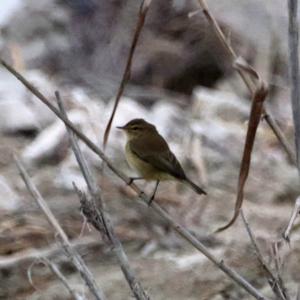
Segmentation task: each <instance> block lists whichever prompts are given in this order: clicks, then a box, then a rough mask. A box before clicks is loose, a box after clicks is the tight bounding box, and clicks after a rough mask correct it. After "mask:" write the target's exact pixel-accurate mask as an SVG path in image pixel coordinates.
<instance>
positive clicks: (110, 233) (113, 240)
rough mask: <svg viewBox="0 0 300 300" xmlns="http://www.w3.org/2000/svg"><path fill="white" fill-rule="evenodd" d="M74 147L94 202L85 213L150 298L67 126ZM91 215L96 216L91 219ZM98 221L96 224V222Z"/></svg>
mask: <svg viewBox="0 0 300 300" xmlns="http://www.w3.org/2000/svg"><path fill="white" fill-rule="evenodd" d="M55 96H56V99H57V103H58V106H59V108H60V111H61V113H62V114H63V116H64V117H65V118H66V119H68V116H67V114H66V111H65V109H64V106H63V103H62V101H61V98H60V95H59V93H58V92H55ZM66 128H67V131H68V134H69V137H70V141H71V145H72V149H73V152H74V154H75V157H76V159H77V162H78V165H79V166H80V169H81V172H82V174H83V176H84V179H85V181H86V184H87V186H88V189H89V192H90V194H91V196H92V201H91V202H92V203H88V202H89V201H87V200H86V201H85V202H84V203H85V205H86V206H88V207H89V208H92V209H91V213H90V214H85V211H86V210H84V209H83V213H84V214H85V216H86V218H87V220H88V221H89V222H90V223H91V224H93V225H94V227H95V228H96V229H97V230H99V231H100V233H101V234H102V235H103V234H105V235H106V237H107V238H106V239H105V240H107V241H109V243H110V246H112V249H113V252H114V253H115V255H116V258H117V260H118V263H119V265H120V267H121V270H122V271H123V274H124V277H125V278H126V280H127V282H128V285H129V287H130V289H131V291H132V292H133V295H134V296H135V298H136V299H138V300H147V299H150V297H149V296H148V295H147V293H146V292H145V290H144V289H143V287H142V285H141V284H140V282H139V281H138V280H137V278H136V276H135V274H134V271H133V269H132V268H131V266H130V263H129V260H128V257H127V255H126V253H125V251H124V249H123V246H122V244H121V242H120V240H119V239H118V238H117V236H116V235H115V233H114V229H113V226H112V222H111V220H110V216H109V214H108V213H107V210H106V209H105V203H104V201H103V199H102V197H101V193H100V188H99V187H98V184H97V182H96V180H95V179H94V177H93V176H92V173H91V171H90V169H89V167H88V164H87V161H86V159H85V158H84V156H83V154H82V152H81V150H80V147H79V145H78V142H77V140H76V137H75V135H74V133H73V132H72V130H71V129H70V128H68V126H66ZM97 206H99V207H100V209H97ZM91 216H94V217H93V218H92V219H91ZM95 222H96V224H95Z"/></svg>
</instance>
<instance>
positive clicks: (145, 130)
mask: <svg viewBox="0 0 300 300" xmlns="http://www.w3.org/2000/svg"><path fill="white" fill-rule="evenodd" d="M117 128H118V129H121V130H124V131H125V132H126V135H127V138H128V139H129V140H130V139H134V138H137V137H141V136H144V135H146V134H151V133H153V132H156V128H155V126H154V125H152V124H150V123H148V122H146V121H145V120H144V119H133V120H131V121H129V122H128V123H127V124H126V125H124V126H118V127H117Z"/></svg>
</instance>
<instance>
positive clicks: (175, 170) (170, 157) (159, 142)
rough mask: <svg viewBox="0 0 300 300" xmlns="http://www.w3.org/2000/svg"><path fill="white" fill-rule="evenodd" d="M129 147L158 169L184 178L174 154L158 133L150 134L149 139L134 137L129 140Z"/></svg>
mask: <svg viewBox="0 0 300 300" xmlns="http://www.w3.org/2000/svg"><path fill="white" fill-rule="evenodd" d="M149 141H151V143H149ZM129 147H130V149H131V151H132V152H133V153H134V154H135V155H136V156H138V157H139V158H140V159H141V160H143V161H145V162H147V163H149V164H150V165H152V166H153V167H155V168H157V169H158V170H160V171H162V172H166V173H168V174H170V175H172V176H174V177H176V178H178V179H185V178H186V175H185V173H184V171H183V169H182V167H181V165H180V163H179V161H178V160H177V158H176V156H175V155H174V154H173V153H172V152H171V150H170V149H169V146H168V144H167V143H166V141H165V140H164V139H163V138H162V137H161V136H160V135H156V136H155V137H154V136H152V137H151V139H149V138H147V139H143V138H142V139H141V138H140V139H134V140H132V141H130V142H129Z"/></svg>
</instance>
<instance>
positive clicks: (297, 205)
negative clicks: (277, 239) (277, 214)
mask: <svg viewBox="0 0 300 300" xmlns="http://www.w3.org/2000/svg"><path fill="white" fill-rule="evenodd" d="M299 213H300V197H298V198H297V199H296V201H295V206H294V210H293V213H292V216H291V218H290V221H289V224H288V226H287V228H286V230H285V232H284V234H283V238H284V239H285V240H286V241H289V240H290V234H291V230H292V228H293V225H294V223H295V220H296V218H297V216H299Z"/></svg>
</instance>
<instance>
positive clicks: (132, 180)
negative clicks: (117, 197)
mask: <svg viewBox="0 0 300 300" xmlns="http://www.w3.org/2000/svg"><path fill="white" fill-rule="evenodd" d="M141 179H144V178H143V177H129V181H128V182H127V185H131V184H132V183H133V182H134V181H135V180H141Z"/></svg>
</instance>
